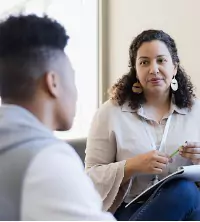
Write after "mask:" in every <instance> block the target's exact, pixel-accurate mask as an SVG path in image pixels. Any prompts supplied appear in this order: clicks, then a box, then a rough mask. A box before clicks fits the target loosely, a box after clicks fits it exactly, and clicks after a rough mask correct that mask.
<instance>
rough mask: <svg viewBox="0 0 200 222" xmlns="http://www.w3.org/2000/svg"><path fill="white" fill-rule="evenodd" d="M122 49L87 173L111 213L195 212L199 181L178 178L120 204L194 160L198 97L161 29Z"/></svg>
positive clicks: (160, 216)
mask: <svg viewBox="0 0 200 222" xmlns="http://www.w3.org/2000/svg"><path fill="white" fill-rule="evenodd" d="M129 54H130V70H129V72H128V74H126V75H124V76H123V77H122V78H121V79H119V80H118V82H117V83H116V84H115V85H114V86H113V87H112V89H111V96H110V99H109V101H107V102H106V103H105V104H103V105H102V107H101V108H100V109H99V110H98V111H97V113H96V115H95V117H94V120H93V123H92V126H91V130H90V133H89V136H88V141H87V148H86V170H87V173H88V175H89V176H90V177H91V179H92V180H93V182H94V184H95V186H96V188H97V190H98V191H99V193H100V194H101V197H102V199H103V201H104V208H105V209H106V210H109V211H111V212H113V213H114V212H115V217H116V218H117V219H118V220H200V192H199V189H198V188H197V186H196V185H195V184H194V183H192V182H190V181H187V180H184V179H178V180H176V181H173V182H169V183H167V184H166V185H165V186H164V187H163V188H162V189H161V190H160V191H159V192H158V193H159V195H157V196H156V197H154V199H153V200H152V201H151V202H148V201H147V202H146V200H144V201H143V202H138V203H136V204H131V205H130V207H128V208H125V205H126V204H127V203H129V202H130V201H131V200H132V199H133V198H134V197H136V196H137V195H138V194H140V193H141V192H142V191H143V190H145V189H146V188H147V187H148V186H150V185H152V184H153V183H154V182H156V180H157V179H160V178H162V177H164V176H166V175H167V174H170V173H172V172H173V171H175V170H176V169H177V167H179V166H182V165H191V164H200V143H199V142H198V141H200V118H199V113H200V102H199V101H198V100H196V99H195V95H194V93H193V85H192V83H191V81H190V79H189V77H188V76H187V75H186V73H185V72H184V70H183V69H182V68H181V66H180V61H179V57H178V54H177V48H176V45H175V42H174V40H173V39H172V38H171V37H170V36H169V35H168V34H166V33H164V32H163V31H159V30H147V31H144V32H142V33H141V34H140V35H138V36H137V37H136V38H135V39H134V40H133V42H132V44H131V46H130V50H129ZM186 141H188V142H186ZM185 142H186V143H185ZM182 145H183V147H182V148H181V149H180V150H179V154H177V155H176V156H174V157H173V159H170V158H169V156H170V155H171V154H172V153H173V152H174V151H175V150H177V149H178V148H179V147H180V146H182Z"/></svg>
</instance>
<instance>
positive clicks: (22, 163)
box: [0, 15, 114, 221]
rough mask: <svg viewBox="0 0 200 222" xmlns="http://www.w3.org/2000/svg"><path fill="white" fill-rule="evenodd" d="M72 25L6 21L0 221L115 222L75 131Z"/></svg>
mask: <svg viewBox="0 0 200 222" xmlns="http://www.w3.org/2000/svg"><path fill="white" fill-rule="evenodd" d="M68 38H69V37H68V36H67V35H66V32H65V29H64V28H63V27H62V26H61V25H60V24H59V23H58V22H56V21H53V20H51V19H49V18H48V17H42V18H41V17H37V16H35V15H28V16H23V15H21V16H17V17H15V16H11V17H9V18H8V19H7V20H5V21H3V22H1V23H0V94H1V98H2V102H3V105H2V106H1V107H0V141H1V142H0V219H1V220H57V221H58V220H114V218H113V217H112V215H111V214H109V213H106V212H102V210H101V208H102V203H101V200H100V196H99V195H98V194H97V193H96V191H95V190H94V187H93V184H92V182H91V181H90V179H89V178H88V177H87V176H86V175H85V174H84V169H83V166H82V163H81V161H80V159H79V157H78V156H77V154H76V153H75V151H74V150H73V149H72V148H71V147H70V146H69V145H67V144H66V143H64V142H62V141H60V140H58V139H57V138H55V137H54V135H53V132H52V131H53V130H69V129H70V128H71V126H72V122H73V118H74V115H75V105H76V100H77V91H76V87H75V83H74V70H73V69H72V66H71V63H70V61H69V58H68V57H67V55H66V54H65V53H64V48H65V46H66V45H67V41H68Z"/></svg>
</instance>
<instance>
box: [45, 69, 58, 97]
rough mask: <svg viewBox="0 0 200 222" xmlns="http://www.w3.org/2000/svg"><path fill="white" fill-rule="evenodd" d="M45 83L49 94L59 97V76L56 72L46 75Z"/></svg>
mask: <svg viewBox="0 0 200 222" xmlns="http://www.w3.org/2000/svg"><path fill="white" fill-rule="evenodd" d="M45 83H46V87H47V90H48V92H49V94H50V95H51V96H52V97H55V98H56V97H58V94H59V76H58V74H57V73H55V72H47V73H46V74H45Z"/></svg>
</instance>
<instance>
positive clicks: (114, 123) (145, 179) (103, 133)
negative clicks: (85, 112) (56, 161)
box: [85, 100, 200, 212]
mask: <svg viewBox="0 0 200 222" xmlns="http://www.w3.org/2000/svg"><path fill="white" fill-rule="evenodd" d="M171 113H172V119H171V124H170V127H169V132H168V135H167V140H166V146H165V150H162V151H163V152H166V153H167V154H169V155H170V154H172V153H173V152H174V151H175V150H176V149H177V148H178V147H179V146H181V145H183V144H184V143H185V141H190V142H199V141H200V101H198V100H195V103H194V106H193V107H192V110H191V111H190V110H188V109H179V108H178V107H176V106H175V105H172V106H171ZM142 118H143V119H144V120H145V121H147V123H148V124H149V126H150V129H151V132H152V135H153V137H154V139H155V141H156V142H158V143H159V141H160V140H161V137H162V134H163V131H164V127H165V123H166V119H167V116H166V117H165V118H163V121H162V122H161V124H157V125H156V124H155V121H152V120H150V119H148V117H147V116H145V115H144V110H143V108H142V107H141V108H140V109H138V110H132V109H131V108H130V107H129V106H128V104H124V105H123V106H122V107H120V106H116V105H113V103H112V102H111V101H107V102H106V103H104V104H103V105H102V106H101V107H100V109H99V110H98V111H97V112H96V114H95V116H94V119H93V122H92V125H91V129H90V132H89V136H88V141H87V147H86V159H85V164H86V172H87V174H88V175H89V176H90V177H91V179H92V180H93V182H94V184H95V187H96V189H97V190H98V192H99V193H100V195H101V197H102V199H103V203H104V209H105V210H110V211H111V212H115V211H116V209H117V208H118V207H119V205H120V204H121V203H122V201H125V202H129V201H130V200H131V199H132V198H133V197H135V196H137V195H138V194H139V193H140V192H142V191H143V190H144V189H146V188H147V187H148V186H149V184H150V181H151V179H152V175H133V177H132V178H131V180H130V181H129V182H128V183H127V184H125V185H123V186H122V185H121V183H122V180H123V177H124V166H125V163H126V160H127V159H128V158H130V157H133V156H136V155H138V154H142V153H146V152H148V151H150V150H152V147H151V141H150V138H149V137H148V134H147V133H146V130H145V127H144V122H143V121H142ZM153 122H154V123H153ZM191 164H192V163H191V162H190V161H189V160H187V159H184V158H182V157H181V156H180V155H176V156H175V157H174V161H173V163H172V164H169V167H168V171H167V172H165V173H163V175H161V177H164V176H166V174H168V173H171V172H173V171H174V170H176V169H177V167H178V166H183V165H191Z"/></svg>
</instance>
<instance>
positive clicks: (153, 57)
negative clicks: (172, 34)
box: [135, 40, 177, 93]
mask: <svg viewBox="0 0 200 222" xmlns="http://www.w3.org/2000/svg"><path fill="white" fill-rule="evenodd" d="M135 67H136V73H137V78H138V80H139V81H140V84H141V85H142V87H143V90H144V92H146V93H148V92H149V93H163V92H167V91H169V89H170V84H171V81H172V78H173V76H175V75H176V73H177V66H176V65H174V64H173V61H172V57H171V55H170V52H169V50H168V48H167V46H166V45H165V44H164V43H163V42H161V41H158V40H154V41H151V42H145V43H143V44H142V45H141V46H140V48H139V49H138V52H137V57H136V65H135Z"/></svg>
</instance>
